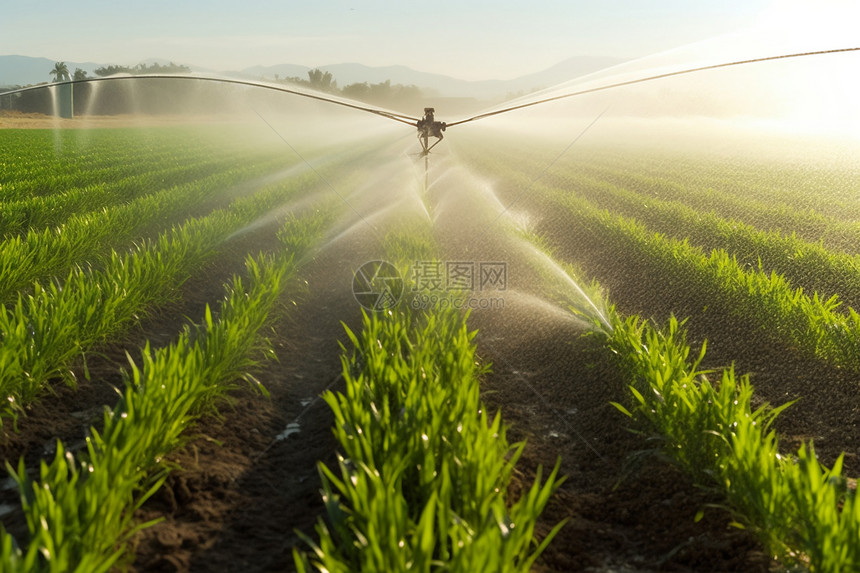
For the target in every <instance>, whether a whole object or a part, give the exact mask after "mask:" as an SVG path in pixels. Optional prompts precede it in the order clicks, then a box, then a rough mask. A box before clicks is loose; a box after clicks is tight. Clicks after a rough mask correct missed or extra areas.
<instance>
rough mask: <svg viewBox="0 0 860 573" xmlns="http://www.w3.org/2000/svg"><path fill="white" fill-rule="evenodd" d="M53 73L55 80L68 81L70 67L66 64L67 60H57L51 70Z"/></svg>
mask: <svg viewBox="0 0 860 573" xmlns="http://www.w3.org/2000/svg"><path fill="white" fill-rule="evenodd" d="M51 75H52V76H54V81H55V82H62V81H68V80H69V67H68V66H67V65H66V62H57V63H56V64H54V69H53V70H51Z"/></svg>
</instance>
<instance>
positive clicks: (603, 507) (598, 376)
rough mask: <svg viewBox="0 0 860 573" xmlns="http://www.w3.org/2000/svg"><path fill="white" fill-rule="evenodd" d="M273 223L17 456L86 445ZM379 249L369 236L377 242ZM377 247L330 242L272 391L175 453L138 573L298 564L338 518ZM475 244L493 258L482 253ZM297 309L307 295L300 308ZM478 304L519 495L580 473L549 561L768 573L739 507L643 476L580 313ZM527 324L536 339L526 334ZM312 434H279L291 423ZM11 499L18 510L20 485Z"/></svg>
mask: <svg viewBox="0 0 860 573" xmlns="http://www.w3.org/2000/svg"><path fill="white" fill-rule="evenodd" d="M273 234H274V231H273V229H272V228H263V229H260V230H257V231H255V232H254V233H253V234H250V235H245V236H244V237H243V238H242V239H241V240H240V241H238V242H236V243H234V244H231V245H230V246H229V247H227V248H226V249H224V252H223V253H222V254H221V255H220V256H219V257H218V258H217V260H215V261H214V262H213V263H212V265H211V266H210V268H209V269H208V271H207V272H206V273H201V274H200V275H198V276H197V277H196V278H194V279H192V280H191V281H189V283H187V284H186V285H185V287H184V288H183V292H182V294H183V297H182V299H181V300H180V301H179V302H177V303H176V304H175V305H173V306H172V307H170V308H168V309H163V310H161V311H159V312H158V313H156V314H153V315H152V316H150V317H148V318H145V319H143V321H142V323H141V326H140V328H139V329H138V330H137V331H136V332H134V333H132V334H130V335H129V337H128V338H127V339H126V340H123V341H121V342H117V343H114V344H112V345H110V346H109V347H106V348H103V349H101V353H100V354H98V355H94V356H92V357H91V358H90V359H88V364H87V366H88V369H89V372H90V378H91V380H89V381H87V380H84V379H83V377H82V373H83V369H81V368H79V369H78V370H77V373H78V375H79V378H80V379H81V383H80V386H79V388H78V389H77V390H76V391H71V390H69V389H67V388H63V387H58V389H57V393H56V395H55V396H48V397H45V398H44V399H42V400H41V401H40V402H39V403H38V404H37V405H36V406H34V407H33V409H32V412H31V413H30V415H29V416H28V417H27V418H24V419H22V420H21V421H20V428H21V433H20V434H17V435H16V434H14V433H13V432H12V431H11V427H5V428H4V430H3V431H4V435H5V440H4V444H3V450H4V457H5V458H6V459H7V460H10V461H11V462H12V463H14V462H15V461H16V460H17V459H18V457H19V456H20V455H24V456H25V459H26V460H27V464H28V467H37V466H36V462H37V460H38V458H40V457H42V456H44V455H45V449H46V446H47V447H48V448H49V447H50V444H51V442H52V438H53V437H55V436H58V437H61V438H62V439H63V441H64V443H75V442H80V440H81V439H82V438H83V436H84V432H85V429H86V427H87V426H88V425H89V424H92V423H97V420H98V418H99V416H100V413H101V408H102V405H103V404H108V405H113V404H114V402H115V401H116V400H115V398H116V394H115V393H114V390H113V388H112V385H117V384H119V383H120V382H121V378H120V376H119V374H118V368H119V367H120V366H121V365H123V364H125V363H126V358H125V351H126V349H128V350H129V352H130V354H131V355H132V357H134V356H135V355H137V354H138V353H139V351H137V350H135V349H137V348H140V346H141V344H142V341H144V340H147V339H149V340H151V341H152V342H153V344H155V345H158V344H166V343H168V342H169V341H170V340H171V339H172V337H173V336H175V334H176V333H177V332H178V331H179V329H180V328H181V325H182V324H184V322H185V320H186V319H185V317H191V318H192V319H197V320H199V317H201V316H202V308H203V304H204V303H206V302H209V303H210V304H214V303H216V302H217V301H218V300H220V298H221V297H222V295H223V288H222V285H223V283H225V282H227V281H228V280H229V277H230V275H231V274H232V273H234V272H241V270H242V268H243V265H242V260H243V258H244V255H245V253H248V252H257V251H258V250H259V249H261V248H263V249H264V248H268V247H272V246H273V242H272V236H273ZM365 243H366V244H365ZM378 254H379V253H378V252H376V250H375V246H374V245H371V244H369V243H367V242H360V243H356V244H354V245H350V248H349V249H348V251H347V250H345V249H343V248H341V246H340V245H339V246H338V247H337V248H332V249H326V250H323V251H321V252H320V253H318V254H317V256H316V257H315V258H314V259H313V260H312V261H309V262H308V263H306V264H305V265H304V266H303V267H302V269H301V270H300V275H301V278H302V279H303V280H306V281H307V283H308V284H307V288H302V289H294V290H293V292H292V293H291V294H290V296H289V297H288V299H285V301H284V303H285V305H286V306H287V313H286V317H285V318H283V319H282V320H280V322H279V323H278V324H277V326H276V327H275V329H274V331H273V333H272V335H271V340H272V343H273V345H274V348H275V350H276V352H277V354H278V357H279V361H278V362H273V363H269V364H267V365H265V367H264V368H263V369H262V371H261V372H259V373H258V374H257V378H259V379H260V381H261V382H262V383H263V384H264V385H265V386H266V388H267V389H268V390H269V391H270V392H271V397H270V398H266V397H263V396H261V395H258V394H256V393H254V392H252V391H251V390H249V389H246V388H242V389H240V390H237V391H235V392H233V393H232V399H233V405H232V407H231V406H224V407H223V408H222V409H221V414H220V416H218V417H211V416H210V417H206V418H204V419H203V420H202V421H201V422H200V423H199V424H198V425H197V426H196V427H195V428H194V430H193V431H192V432H191V434H190V436H189V438H190V439H189V441H188V443H187V444H186V445H185V446H184V448H183V449H182V450H181V451H179V452H177V453H176V454H174V455H172V456H171V457H170V460H169V461H170V462H172V463H176V464H178V465H179V467H180V469H177V470H175V471H174V472H173V473H172V474H171V476H170V478H169V479H168V481H167V483H166V484H165V487H164V488H163V489H162V490H161V491H160V492H159V493H158V494H157V495H155V496H154V497H153V498H152V499H150V500H149V501H148V502H147V503H146V504H145V505H144V506H143V507H142V508H141V509H140V510H139V512H138V517H139V518H140V519H141V520H149V519H155V518H163V521H162V522H161V523H159V524H158V525H156V526H154V527H151V528H149V529H147V530H144V531H143V532H141V533H139V534H138V535H136V536H135V538H134V539H133V545H134V553H135V555H136V557H135V561H134V564H133V565H132V566H131V568H132V570H134V571H217V572H220V571H224V572H227V571H242V572H256V571H259V572H264V571H266V572H267V571H290V570H293V563H292V556H291V552H292V549H293V547H299V548H305V546H304V543H303V542H302V541H301V540H300V539H299V538H298V537H297V536H296V535H295V533H294V531H295V530H300V531H302V532H304V533H306V534H309V535H311V536H313V525H314V523H315V522H316V520H317V519H318V518H319V517H320V516H321V515H322V513H323V506H322V503H321V500H320V494H319V487H320V481H319V477H318V474H317V469H316V464H317V462H318V461H322V462H324V463H326V464H329V465H331V464H333V463H334V462H335V460H336V450H337V449H336V444H335V442H334V439H333V437H332V434H331V431H330V427H331V423H332V418H331V415H330V413H329V411H328V408H327V406H326V405H325V404H324V403H323V402H322V401H321V400H318V399H316V398H317V397H318V396H319V394H320V393H321V392H323V391H324V390H325V389H327V388H331V389H339V388H340V382H339V373H340V360H339V356H340V352H341V351H340V347H339V345H338V341H344V340H345V336H344V334H343V326H342V325H341V321H344V322H346V323H347V324H348V325H349V326H350V327H351V328H357V326H358V320H359V318H360V307H359V306H358V304H357V303H356V301H355V300H354V298H353V296H352V292H351V290H350V286H351V273H352V270H353V267H355V266H356V261H359V262H360V261H364V260H373V259H375V258H379V257H378ZM473 254H475V253H473ZM293 300H294V301H295V302H296V304H295V305H293V304H292V301H293ZM493 312H494V311H490V310H488V311H476V312H475V313H474V314H473V315H472V318H471V326H472V327H473V328H478V329H479V330H480V335H479V337H478V339H477V343H478V350H479V354H480V356H481V357H482V358H483V359H484V360H487V361H489V362H492V363H493V372H492V373H491V374H489V375H488V376H487V377H486V380H485V382H484V399H485V401H486V402H487V405H488V407H489V408H491V410H493V411H495V410H496V409H500V410H501V412H502V416H503V418H504V419H505V420H506V421H507V423H508V424H509V425H510V426H511V429H510V431H509V439H511V441H517V440H520V439H527V440H528V442H527V447H526V449H525V453H524V456H523V458H522V460H521V462H520V465H519V466H518V471H517V474H516V479H515V485H514V489H515V490H521V489H524V488H525V487H528V485H530V483H531V482H532V481H533V479H534V476H535V474H536V470H537V466H538V465H539V464H541V465H543V466H544V468H546V469H549V468H550V467H551V466H552V465H553V464H554V463H555V460H556V458H558V457H559V456H560V457H561V459H562V473H563V474H564V475H566V476H568V479H567V481H566V482H565V484H564V485H563V486H562V487H561V489H560V490H559V492H558V493H557V495H556V496H555V498H554V499H553V501H552V502H551V504H550V506H549V508H548V509H547V511H546V512H545V515H544V516H543V518H542V520H541V522H540V524H539V529H540V533H541V534H545V533H546V532H547V531H549V530H550V529H551V527H552V526H553V525H554V524H555V523H557V522H559V521H560V520H562V519H569V521H568V523H567V525H566V526H565V527H564V528H563V529H562V530H561V532H560V534H559V535H558V537H557V538H556V539H555V540H554V542H553V543H552V544H551V545H550V547H549V549H548V550H547V551H546V553H545V554H544V556H543V557H542V558H541V559H540V561H539V562H538V565H537V567H536V570H538V571H557V572H561V571H577V570H590V571H653V570H669V571H765V570H767V566H768V561H767V559H766V557H765V556H764V555H763V554H762V553H761V551H760V548H759V547H758V546H757V544H756V543H755V542H754V541H753V540H752V539H751V537H750V536H749V535H748V534H746V533H744V532H740V531H738V530H735V529H731V528H729V527H728V522H729V521H730V519H729V516H728V514H727V513H725V512H722V511H720V510H711V511H708V512H707V513H706V516H705V518H704V519H703V520H702V521H700V522H698V523H696V522H694V516H695V514H696V512H697V511H698V510H699V509H700V508H701V507H702V505H703V504H706V503H714V502H719V499H717V498H714V497H713V496H711V495H710V494H708V493H707V492H703V491H701V490H699V489H696V488H694V487H692V486H691V485H690V483H689V481H688V480H687V478H686V477H685V476H683V475H682V474H681V473H679V472H678V471H676V470H675V469H674V468H673V466H671V465H670V464H668V463H666V462H664V461H663V460H662V459H661V458H659V457H657V456H652V457H648V458H646V460H645V462H644V463H643V465H642V466H641V467H638V468H633V469H631V470H630V471H629V475H627V476H626V477H625V479H623V480H621V481H620V483H619V480H620V478H621V477H622V474H624V473H625V469H626V463H625V461H626V459H627V457H628V455H629V454H631V453H633V452H635V451H638V450H642V449H644V448H647V447H651V446H650V445H649V444H648V443H646V442H645V441H644V440H643V439H642V438H641V437H639V436H636V435H633V434H631V433H630V432H628V431H627V430H626V429H625V424H626V421H625V420H624V419H623V418H622V417H621V416H620V415H619V414H618V413H617V412H616V411H615V410H614V409H612V408H611V406H610V405H609V404H608V402H609V401H610V400H617V399H618V398H619V393H620V392H622V391H623V388H624V382H623V380H621V379H620V376H619V374H618V373H617V372H615V371H614V369H613V368H612V367H611V366H610V365H609V362H608V360H607V355H606V352H605V350H603V349H602V348H601V347H600V345H599V344H596V341H595V339H594V338H588V337H585V338H583V337H581V334H582V333H583V331H582V330H581V328H580V327H578V326H576V323H571V322H563V323H557V322H554V321H551V320H547V321H543V320H541V317H539V316H535V314H534V312H533V309H532V308H531V307H527V306H523V307H517V306H516V305H514V306H513V307H508V308H506V309H505V310H504V314H503V315H502V314H493ZM511 331H517V332H523V331H528V332H529V335H528V336H525V337H523V336H517V337H508V336H506V333H509V332H511ZM296 423H297V424H299V426H298V428H299V431H298V432H297V433H293V434H291V435H290V436H289V437H287V438H286V439H278V436H279V435H281V434H282V433H283V432H284V431H285V429H287V428H288V427H295V426H290V425H291V424H296ZM0 501H2V502H4V503H9V504H11V505H17V500H16V495H15V492H14V491H13V490H10V489H6V490H4V492H3V497H2V499H0ZM4 525H6V526H7V528H8V529H9V530H10V531H12V532H13V533H14V534H15V535H16V537H17V538H18V539H19V540H23V539H26V536H25V531H26V529H25V527H24V523H23V521H22V519H21V518H20V517H17V518H16V517H15V514H13V515H12V517H10V518H9V519H8V520H7V518H4Z"/></svg>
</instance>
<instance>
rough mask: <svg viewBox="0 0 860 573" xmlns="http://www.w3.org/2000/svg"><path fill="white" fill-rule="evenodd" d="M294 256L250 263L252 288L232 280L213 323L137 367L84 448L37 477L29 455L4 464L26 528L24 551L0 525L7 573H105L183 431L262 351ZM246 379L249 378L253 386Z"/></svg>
mask: <svg viewBox="0 0 860 573" xmlns="http://www.w3.org/2000/svg"><path fill="white" fill-rule="evenodd" d="M292 267H293V265H292V262H291V259H290V258H287V257H281V258H279V259H271V258H263V259H262V260H260V261H255V260H253V259H250V258H249V259H248V262H247V268H248V273H249V275H250V287H249V290H248V292H246V291H245V289H244V287H243V285H242V281H241V280H240V279H239V278H238V277H235V278H234V279H233V286H232V287H231V288H230V289H229V290H228V293H227V297H226V299H225V300H224V301H223V302H222V303H221V306H220V309H219V310H218V312H217V314H216V316H218V317H219V318H218V319H217V320H215V319H214V318H213V313H212V312H210V310H209V307H208V306H207V308H206V312H205V318H204V321H203V323H202V324H201V325H200V326H195V327H187V328H186V329H185V331H184V332H183V333H182V334H181V335H180V337H179V339H178V340H177V341H176V342H175V343H173V344H172V345H170V346H169V347H166V348H162V349H159V350H156V351H151V350H150V348H149V346H148V345H147V346H146V347H145V348H144V350H143V353H142V358H141V363H140V364H141V365H140V366H138V365H137V364H134V363H132V364H131V370H130V372H128V373H127V375H126V376H125V391H124V393H123V396H122V398H121V400H120V401H119V403H118V404H117V405H116V406H115V407H114V408H113V409H112V410H107V411H106V412H105V415H104V425H103V427H102V428H101V429H100V430H97V429H96V428H91V429H90V435H89V437H88V438H87V441H86V443H87V447H86V451H85V452H82V453H80V454H78V455H77V456H75V455H73V454H72V453H71V452H70V451H68V450H66V448H65V447H64V446H63V444H62V443H61V442H58V444H57V452H56V456H55V457H54V459H53V461H51V462H50V463H47V462H45V461H43V462H42V463H41V466H40V468H39V474H38V479H35V480H34V479H31V478H30V477H29V475H28V472H27V468H26V467H25V465H24V462H23V458H22V459H21V461H20V462H19V465H18V468H17V471H16V470H14V469H13V468H12V467H11V466H8V464H7V466H8V469H9V471H10V473H12V475H13V477H14V478H15V481H16V482H17V484H18V487H19V489H20V492H21V502H22V506H23V510H24V513H25V516H26V520H27V526H28V529H29V536H30V538H29V540H28V543H27V545H26V547H24V548H22V547H19V546H18V544H17V543H16V540H15V539H14V538H12V537H11V536H10V535H9V534H7V533H6V532H5V531H3V530H2V528H0V532H2V539H0V565H2V570H3V571H7V572H10V573H11V572H15V571H22V572H23V571H31V572H35V571H46V572H52V573H68V572H72V571H75V572H80V573H95V572H99V571H108V570H110V569H111V568H112V567H113V566H114V565H116V564H117V563H118V562H119V560H121V559H122V557H123V555H124V553H125V549H126V547H125V543H126V542H127V541H128V539H129V538H130V536H131V535H132V534H133V533H134V532H135V531H137V530H139V529H141V528H143V527H146V526H148V525H152V523H144V524H139V525H134V524H133V522H132V515H133V512H134V510H135V509H136V508H137V507H139V506H140V505H141V504H142V503H143V502H144V501H145V500H146V499H147V498H148V497H150V496H151V495H152V494H153V493H154V492H155V491H156V490H157V489H158V487H160V486H161V484H162V483H163V482H164V480H165V478H166V476H167V472H168V471H169V468H167V467H166V466H165V465H164V464H163V463H162V460H163V459H164V457H165V456H166V455H167V454H168V453H170V452H171V451H172V450H173V449H174V448H176V447H177V446H178V445H179V444H180V443H181V441H182V439H183V438H182V433H183V432H184V431H185V430H186V429H187V428H188V427H189V425H191V424H192V423H193V422H194V421H195V419H196V418H197V417H198V416H199V415H200V414H201V413H203V412H205V411H207V410H211V409H212V408H214V405H215V404H216V401H217V400H218V399H219V397H221V396H223V395H224V393H225V392H226V391H228V390H230V389H231V388H233V387H234V386H235V384H234V383H235V381H236V380H237V379H239V378H241V377H243V376H246V375H247V374H248V373H249V370H250V369H251V368H252V367H253V366H254V364H255V361H256V360H257V357H258V356H260V353H261V351H263V350H266V348H267V346H266V344H265V339H263V338H262V336H261V330H262V327H263V326H264V325H265V324H266V323H267V322H268V321H269V320H270V314H271V312H272V309H273V307H274V305H275V303H276V301H277V300H278V297H279V295H280V293H281V291H282V290H283V288H284V286H285V279H286V277H287V276H288V275H289V274H290V273H291V272H292ZM252 380H253V379H252V378H249V381H252Z"/></svg>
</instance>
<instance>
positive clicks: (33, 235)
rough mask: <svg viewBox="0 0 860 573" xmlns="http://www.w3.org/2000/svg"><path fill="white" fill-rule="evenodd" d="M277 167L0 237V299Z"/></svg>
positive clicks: (262, 167) (225, 177) (205, 182)
mask: <svg viewBox="0 0 860 573" xmlns="http://www.w3.org/2000/svg"><path fill="white" fill-rule="evenodd" d="M273 167H274V165H272V164H269V163H264V164H261V165H252V166H250V167H245V168H242V169H236V170H233V171H230V172H226V173H221V174H217V175H212V176H209V177H205V178H203V179H200V180H198V181H193V182H190V183H186V184H183V185H179V186H176V187H169V188H166V189H163V190H161V191H158V192H156V193H153V194H151V195H146V196H144V197H140V198H138V199H136V200H134V201H132V202H130V203H127V204H123V205H119V206H116V207H113V208H110V209H103V210H100V211H95V212H92V213H86V214H82V215H75V216H73V217H72V218H71V219H69V220H68V221H66V223H64V224H63V225H61V226H60V227H57V228H50V229H44V230H31V231H29V232H27V233H26V234H24V235H19V236H15V237H11V238H7V239H6V240H5V241H2V242H0V276H2V277H3V281H2V285H0V302H6V301H9V300H10V298H11V297H13V296H15V293H17V292H18V291H19V290H20V289H22V288H25V287H27V286H29V285H30V284H31V283H32V282H33V280H35V279H44V278H47V277H51V276H53V275H56V274H59V273H64V272H66V270H67V269H68V268H69V267H71V266H72V265H73V264H75V263H77V264H81V263H83V262H84V261H86V260H87V259H88V258H90V257H93V256H96V255H98V254H100V253H103V252H104V251H106V250H107V249H108V248H110V247H114V248H119V247H120V246H121V245H123V244H124V243H125V242H127V241H131V240H134V239H137V238H139V237H140V236H141V234H143V233H145V232H146V231H149V230H150V228H152V227H153V226H156V228H157V229H161V228H163V227H164V226H165V224H166V223H168V222H170V221H171V220H175V218H176V217H177V216H184V215H183V214H184V213H186V212H187V211H189V210H193V209H199V208H200V207H201V206H205V205H206V204H207V203H208V204H210V205H211V202H212V200H213V199H214V198H215V197H217V196H218V194H219V193H223V192H224V191H226V190H228V189H230V188H231V187H232V186H235V185H237V184H239V183H241V182H243V181H247V180H248V179H250V178H253V177H255V176H260V175H262V174H265V173H268V172H271V170H272V169H273Z"/></svg>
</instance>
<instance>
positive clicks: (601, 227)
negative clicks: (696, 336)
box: [484, 160, 860, 371]
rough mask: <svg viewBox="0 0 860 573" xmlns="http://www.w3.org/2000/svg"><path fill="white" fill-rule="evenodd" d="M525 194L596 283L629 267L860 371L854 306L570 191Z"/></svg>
mask: <svg viewBox="0 0 860 573" xmlns="http://www.w3.org/2000/svg"><path fill="white" fill-rule="evenodd" d="M484 163H485V164H487V163H489V161H488V160H487V161H484ZM494 171H495V173H497V174H503V175H508V173H509V171H510V169H508V168H506V167H505V166H504V165H501V164H496V168H495V170H494ZM512 177H513V176H512ZM521 177H522V176H521ZM521 177H520V178H521ZM518 181H519V179H516V178H515V181H514V182H513V183H512V184H514V185H516V184H517V182H518ZM520 183H521V186H522V185H524V184H525V185H527V183H528V182H526V183H522V182H520ZM527 191H528V192H527V196H528V197H529V198H530V199H531V200H535V198H536V201H537V202H538V203H540V204H541V205H542V208H543V209H544V210H545V211H546V212H553V213H556V217H554V218H553V221H552V224H553V225H555V229H556V230H557V232H556V233H554V234H553V235H548V236H547V237H546V238H547V240H548V241H550V242H551V243H553V244H552V246H553V247H554V248H555V249H556V250H559V251H561V250H563V249H567V251H568V252H570V253H571V255H570V256H572V257H573V258H574V259H577V260H578V261H579V262H580V263H581V264H583V265H585V266H586V267H588V269H587V270H589V272H590V273H591V274H594V275H595V276H597V277H598V279H599V278H601V277H602V276H604V274H605V273H607V272H615V271H617V270H618V268H619V265H625V274H626V276H628V277H636V276H640V275H641V276H643V277H645V279H646V280H645V282H643V283H642V284H643V288H646V289H647V290H648V291H655V292H661V293H671V295H672V297H673V299H674V304H675V306H676V307H677V306H678V305H681V306H682V307H684V308H685V309H687V310H686V311H685V312H687V311H689V312H693V313H700V312H703V307H706V306H707V307H709V312H711V313H713V312H718V311H720V310H721V311H722V312H723V313H724V314H725V315H726V316H724V317H722V318H725V317H733V318H732V319H733V320H734V321H736V322H737V323H738V324H739V325H743V327H744V328H750V327H751V328H753V329H754V330H755V331H756V332H757V333H759V334H760V335H762V336H765V337H768V338H769V339H771V340H774V341H777V342H778V343H781V344H785V345H787V346H792V347H797V348H799V349H801V351H803V352H805V353H807V354H808V355H811V356H816V357H818V358H820V359H824V360H827V361H830V362H831V363H833V364H835V365H838V366H844V367H847V368H850V369H852V370H855V371H857V370H860V315H858V313H857V312H855V311H854V310H853V309H850V308H849V309H846V311H845V312H843V311H842V309H841V308H840V307H841V303H840V301H839V298H838V297H837V296H836V295H833V296H832V297H829V298H822V297H819V296H818V295H816V294H812V295H811V296H810V295H807V294H806V293H805V292H804V290H803V289H802V288H795V287H793V286H792V285H791V284H790V283H789V282H788V281H787V280H786V279H785V278H784V277H782V276H781V275H778V274H776V273H768V272H765V271H764V270H763V269H762V268H761V267H758V266H755V267H751V268H750V267H748V266H745V265H742V264H740V263H739V262H738V261H737V259H736V258H735V257H733V256H732V255H730V254H729V253H728V252H726V251H725V250H722V249H717V250H713V251H712V252H711V253H710V254H705V253H704V252H702V250H701V249H698V248H696V247H694V246H692V245H690V243H689V242H688V241H686V240H678V239H672V238H669V237H666V236H665V235H662V234H659V233H654V232H652V231H650V230H648V229H647V228H645V226H644V225H642V224H641V223H638V222H636V221H633V220H630V219H627V218H625V217H623V216H620V215H617V214H614V213H611V212H609V211H607V210H605V209H601V208H599V207H597V206H596V205H594V204H593V203H591V202H589V201H586V200H584V199H583V198H581V197H578V196H576V195H575V194H574V193H571V192H570V191H568V190H567V189H562V188H558V187H556V186H554V185H552V186H551V185H545V184H543V183H542V182H540V181H538V182H537V183H533V184H532V185H531V186H528V187H527ZM556 237H558V238H556ZM607 261H610V262H611V263H608V264H609V265H610V266H609V267H607V266H606V265H607ZM645 285H647V286H645ZM721 316H722V315H721Z"/></svg>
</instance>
